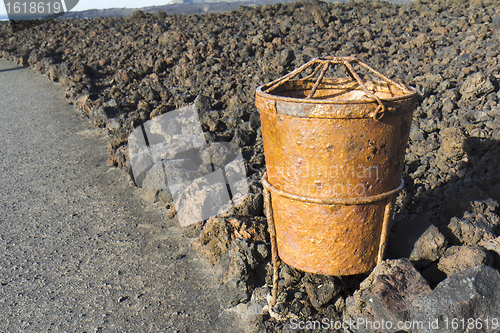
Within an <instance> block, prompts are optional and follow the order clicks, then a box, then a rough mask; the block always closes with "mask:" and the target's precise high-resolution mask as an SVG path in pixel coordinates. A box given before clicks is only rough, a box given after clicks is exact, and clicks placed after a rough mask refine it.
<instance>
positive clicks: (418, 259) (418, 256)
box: [410, 225, 448, 267]
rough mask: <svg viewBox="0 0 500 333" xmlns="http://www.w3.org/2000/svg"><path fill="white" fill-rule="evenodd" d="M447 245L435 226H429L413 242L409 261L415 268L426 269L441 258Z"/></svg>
mask: <svg viewBox="0 0 500 333" xmlns="http://www.w3.org/2000/svg"><path fill="white" fill-rule="evenodd" d="M447 245H448V241H447V240H446V238H445V237H444V235H443V234H442V233H440V232H439V229H438V228H437V227H436V226H435V225H431V226H430V227H429V228H427V230H426V231H425V232H424V233H423V234H422V236H420V238H419V239H417V241H416V242H415V245H414V246H413V250H412V252H411V254H410V260H411V261H412V262H413V263H414V264H415V266H417V267H426V266H428V265H430V264H431V263H432V262H434V261H437V260H439V258H441V256H442V255H443V253H444V251H445V250H446V246H447Z"/></svg>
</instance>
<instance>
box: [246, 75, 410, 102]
mask: <svg viewBox="0 0 500 333" xmlns="http://www.w3.org/2000/svg"><path fill="white" fill-rule="evenodd" d="M290 81H295V80H290ZM270 84H271V83H267V84H263V85H260V86H258V87H257V89H256V91H255V94H256V96H259V97H261V98H264V99H267V100H275V101H283V102H289V103H303V104H334V105H335V104H340V105H346V104H377V101H376V100H354V99H346V100H336V99H314V98H299V97H286V96H280V95H274V94H271V93H267V92H264V91H263V89H264V90H265V89H267V88H269V86H270ZM401 84H403V83H401ZM404 87H405V88H406V89H408V90H409V91H411V92H410V93H407V94H403V95H399V96H394V97H384V98H382V97H381V98H380V100H381V101H384V102H398V101H402V100H406V99H411V98H415V97H416V96H417V95H418V94H417V89H415V88H414V87H412V86H410V85H407V84H404Z"/></svg>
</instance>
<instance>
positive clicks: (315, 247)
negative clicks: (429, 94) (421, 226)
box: [256, 57, 417, 278]
mask: <svg viewBox="0 0 500 333" xmlns="http://www.w3.org/2000/svg"><path fill="white" fill-rule="evenodd" d="M353 64H354V65H356V66H359V67H360V68H364V71H365V72H368V74H369V75H367V76H370V79H369V80H366V79H364V78H362V76H361V75H360V74H358V72H356V71H355V70H354V67H353ZM337 65H343V66H345V68H346V69H347V70H346V72H347V73H348V74H349V77H346V78H325V77H324V76H325V73H326V72H327V70H328V69H329V68H330V67H332V66H337ZM306 71H309V74H308V75H305V73H306ZM301 76H302V77H301ZM295 77H299V78H295ZM373 77H375V78H376V79H373ZM416 105H417V93H416V91H415V89H414V88H411V87H409V86H406V85H403V84H400V83H397V82H395V81H393V80H391V79H389V78H387V77H386V76H384V75H382V74H381V73H379V72H378V71H376V70H374V69H372V68H371V67H369V66H368V65H366V64H364V63H363V62H361V61H359V60H358V59H356V58H354V57H341V58H334V57H328V58H325V59H313V60H311V61H310V62H308V63H306V64H305V65H303V66H302V67H300V68H298V69H296V70H295V71H293V72H291V73H290V74H288V75H286V76H284V77H282V78H280V79H278V80H276V81H274V82H271V83H269V84H266V85H263V86H260V87H258V88H257V92H256V106H257V108H258V109H259V111H260V116H261V123H262V137H263V142H264V152H265V159H266V168H267V172H266V174H265V175H264V177H263V185H264V188H265V199H266V214H267V215H268V221H270V223H269V227H270V233H271V236H272V244H273V253H274V259H276V260H274V259H273V261H275V262H277V255H278V254H279V257H280V258H281V259H282V260H283V261H284V262H286V263H287V264H289V265H291V266H292V267H295V268H298V269H301V270H303V271H306V272H311V273H316V274H324V275H337V276H339V275H354V274H360V273H365V272H368V271H370V270H371V269H372V268H373V267H374V266H375V265H376V264H377V262H379V261H381V260H382V258H383V254H384V250H385V242H386V238H387V232H388V228H389V224H390V220H391V216H392V213H393V205H394V201H395V197H396V195H397V193H398V191H399V190H401V188H402V186H403V183H402V180H401V175H402V171H403V167H404V155H405V151H406V146H407V142H408V134H409V131H410V127H411V122H412V113H413V110H414V109H415V108H416ZM276 248H277V253H276ZM276 271H277V267H276V265H275V273H276ZM275 275H276V274H275ZM275 278H277V277H275Z"/></svg>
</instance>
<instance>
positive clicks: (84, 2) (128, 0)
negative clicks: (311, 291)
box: [0, 0, 170, 16]
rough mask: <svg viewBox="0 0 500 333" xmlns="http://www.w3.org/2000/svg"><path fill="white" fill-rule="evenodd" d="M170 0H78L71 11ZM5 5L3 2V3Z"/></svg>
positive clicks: (2, 8)
mask: <svg viewBox="0 0 500 333" xmlns="http://www.w3.org/2000/svg"><path fill="white" fill-rule="evenodd" d="M17 1H19V2H24V1H26V2H30V1H34V0H17ZM169 2H170V0H101V1H99V0H80V1H79V2H78V4H77V5H76V7H75V8H73V10H72V11H81V10H87V9H104V8H123V7H127V8H140V7H148V6H159V5H166V4H167V3H169ZM4 3H5V1H4ZM3 15H7V11H6V9H5V5H4V4H0V16H3Z"/></svg>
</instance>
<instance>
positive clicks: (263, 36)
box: [0, 0, 500, 332]
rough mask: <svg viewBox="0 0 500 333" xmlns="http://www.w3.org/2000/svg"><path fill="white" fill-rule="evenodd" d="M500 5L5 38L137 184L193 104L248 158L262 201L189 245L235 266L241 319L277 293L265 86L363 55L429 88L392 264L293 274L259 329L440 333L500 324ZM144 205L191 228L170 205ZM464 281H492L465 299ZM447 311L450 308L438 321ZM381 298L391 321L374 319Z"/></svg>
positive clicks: (207, 228)
mask: <svg viewBox="0 0 500 333" xmlns="http://www.w3.org/2000/svg"><path fill="white" fill-rule="evenodd" d="M499 4H500V3H499V2H498V1H489V0H473V1H464V0H462V1H447V0H441V1H415V2H413V3H412V4H411V5H395V4H390V3H386V2H379V1H373V2H371V1H361V2H356V3H355V2H349V3H325V2H317V1H308V2H305V1H301V2H295V3H287V4H275V5H264V6H257V7H241V8H240V9H239V10H237V11H233V12H230V13H221V14H208V15H190V16H183V15H166V14H165V13H162V12H158V13H156V14H155V15H152V14H148V13H143V12H140V11H137V12H134V13H133V14H132V15H131V16H130V17H129V18H98V19H84V20H58V21H53V22H46V23H44V24H42V25H40V26H38V27H36V28H33V29H28V30H23V31H20V32H17V33H12V32H11V30H10V28H9V26H8V24H7V23H1V24H0V50H1V55H2V57H3V58H6V59H9V60H12V61H17V62H18V63H19V64H20V65H24V66H31V67H32V68H33V69H34V70H35V71H37V72H40V73H42V74H45V75H47V76H48V77H49V78H50V79H51V80H53V81H56V82H60V83H61V84H62V85H63V86H64V87H65V89H66V97H67V98H68V101H69V102H70V103H72V104H74V105H75V107H76V108H77V109H78V110H80V112H81V113H82V115H83V116H84V117H86V118H88V119H89V121H90V122H91V123H92V124H94V125H96V126H98V127H102V128H104V129H105V130H106V131H107V132H108V134H109V137H110V141H109V145H108V149H109V161H108V162H109V166H110V167H119V168H121V169H122V170H124V172H127V173H130V172H131V170H130V157H129V156H128V147H127V139H128V135H129V134H130V133H131V131H132V130H133V129H134V128H136V127H138V126H140V125H141V124H143V123H145V122H146V121H148V120H150V119H154V118H155V117H158V116H160V115H162V114H165V113H167V112H169V111H171V110H174V109H178V108H180V107H184V106H187V105H191V104H194V105H195V106H196V108H197V110H198V114H199V118H200V120H201V122H202V127H203V130H204V131H205V132H206V133H207V134H206V136H207V139H208V141H210V142H230V143H231V144H232V145H233V146H235V147H239V148H241V150H242V153H243V158H244V159H245V162H246V167H247V176H248V182H249V190H250V193H249V196H248V198H247V199H246V201H245V202H244V203H242V205H240V206H239V207H238V209H235V210H233V211H230V212H228V214H226V215H225V216H219V217H214V218H211V219H209V220H207V221H204V222H202V223H198V224H196V225H192V226H190V227H188V228H184V230H183V231H184V233H185V234H186V235H189V236H190V237H193V241H194V244H195V247H196V248H197V249H198V250H199V251H200V253H202V254H203V255H206V256H207V257H208V258H209V259H210V260H212V262H213V263H214V264H217V265H223V266H225V267H227V274H226V276H225V278H224V281H222V284H221V286H222V287H223V288H225V289H226V290H227V293H226V294H227V299H226V300H225V301H226V304H227V306H235V305H237V304H239V303H245V302H249V303H248V304H261V305H262V304H264V303H265V295H266V293H267V289H266V283H267V284H268V285H269V284H270V283H271V274H270V273H271V267H270V248H269V235H268V234H267V231H266V230H267V223H266V220H265V217H264V215H263V211H262V185H261V183H260V178H261V177H262V174H263V171H264V157H263V147H262V134H261V132H260V119H259V114H258V111H257V109H256V108H255V106H254V94H255V89H256V87H257V86H258V85H261V84H263V83H267V82H270V81H273V80H274V79H276V78H278V77H280V76H282V75H284V74H285V73H288V72H290V71H291V70H292V69H294V68H296V67H298V66H300V65H302V64H303V63H305V62H306V61H308V60H309V59H311V58H312V57H318V56H322V55H335V56H347V55H356V56H357V57H358V58H359V59H361V60H363V61H365V62H366V63H368V64H369V65H371V66H372V67H374V68H377V69H379V70H380V71H381V72H383V73H384V74H386V75H387V76H389V77H391V78H394V79H396V80H399V81H402V82H405V83H407V84H411V85H413V86H415V87H416V88H417V91H418V93H419V96H420V106H419V107H418V108H417V110H416V111H415V114H414V123H413V126H412V128H411V132H410V142H409V147H408V149H407V155H406V169H405V172H404V179H405V189H404V191H403V193H402V194H401V195H400V196H399V197H398V200H397V205H396V212H395V220H394V226H393V230H392V233H391V238H390V240H389V244H388V257H389V258H390V259H389V260H386V261H385V262H384V263H383V264H382V265H381V266H379V267H377V269H375V270H374V271H373V272H372V274H370V275H369V276H354V277H325V276H319V275H314V274H308V273H303V272H300V271H298V270H295V269H293V268H291V267H288V266H286V265H284V266H283V267H282V269H281V271H280V280H279V285H280V293H279V297H278V304H277V305H276V306H275V307H274V308H273V309H269V312H268V313H267V314H263V315H261V316H258V317H257V319H256V322H255V327H254V328H253V330H254V331H262V332H264V331H269V332H272V331H279V332H287V331H293V329H292V328H290V326H291V325H290V322H289V321H288V320H289V319H291V318H301V319H309V320H320V319H321V318H330V319H336V320H348V319H349V318H351V319H352V318H361V317H363V318H379V320H382V319H384V320H392V321H394V320H411V319H418V318H425V320H427V322H428V321H429V320H431V319H433V317H432V315H433V314H435V315H437V314H438V313H441V314H442V313H443V311H444V312H446V313H447V314H448V315H449V316H450V318H451V317H453V316H454V317H458V316H462V317H464V318H472V317H474V318H475V319H477V318H485V316H489V317H494V316H497V317H500V314H498V313H495V312H494V309H498V308H500V307H499V304H498V302H499V301H498V297H496V298H495V297H493V296H494V295H489V296H491V297H487V296H488V293H487V292H486V291H487V290H491V289H495V288H496V284H495V283H497V282H495V281H498V279H499V277H498V271H497V270H498V269H499V268H500V265H499V264H500V261H499V260H500V257H499V253H500V246H499V245H498V244H499V243H500V241H499V240H498V225H499V224H500V218H499V216H498V215H497V214H498V202H500V187H499V181H500V176H499V174H498V172H496V170H497V169H498V167H499V164H500V148H499V146H498V140H500V122H499V120H498V116H499V115H500V75H499V74H500V55H499V54H500V9H498V8H500V6H499ZM143 195H144V198H146V199H147V200H149V201H151V202H152V203H156V204H157V205H159V206H161V207H164V208H165V209H167V210H168V211H169V214H168V217H173V216H175V209H174V208H173V206H174V205H173V200H172V197H171V195H170V194H169V193H168V192H167V191H164V190H143ZM401 258H408V259H409V260H406V259H401ZM464 279H466V280H467V279H469V280H471V279H472V280H471V281H476V282H471V283H469V284H468V285H467V286H462V287H461V284H460V283H461V282H460V281H462V280H464ZM408 286H411V287H412V288H408ZM417 287H418V288H417ZM466 287H467V288H469V289H467V290H469V291H470V293H469V294H470V295H476V296H474V297H471V298H470V300H469V301H464V300H463V295H462V294H461V290H462V291H463V290H465V289H463V288H466ZM461 288H462V289H461ZM450 295H451V296H450ZM403 296H404V297H403ZM445 298H446V302H445V303H443V304H445V305H442V308H439V307H434V308H433V307H432V306H429V304H435V303H433V302H436V300H438V301H439V302H441V301H442V300H444V299H445ZM370 299H372V300H373V299H377V300H378V301H377V306H374V305H370V306H368V304H369V301H368V300H370ZM473 309H476V310H473ZM257 312H258V311H257ZM271 315H272V316H271ZM280 320H282V321H280ZM374 320H376V319H374ZM352 330H353V331H355V329H352ZM312 331H314V330H312ZM318 331H320V330H319V329H318ZM358 331H362V329H359V330H358ZM408 331H412V330H411V329H409V330H408ZM414 331H415V330H414ZM417 331H418V330H417ZM462 331H465V329H464V330H462ZM469 331H474V330H469ZM478 331H479V330H478Z"/></svg>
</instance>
